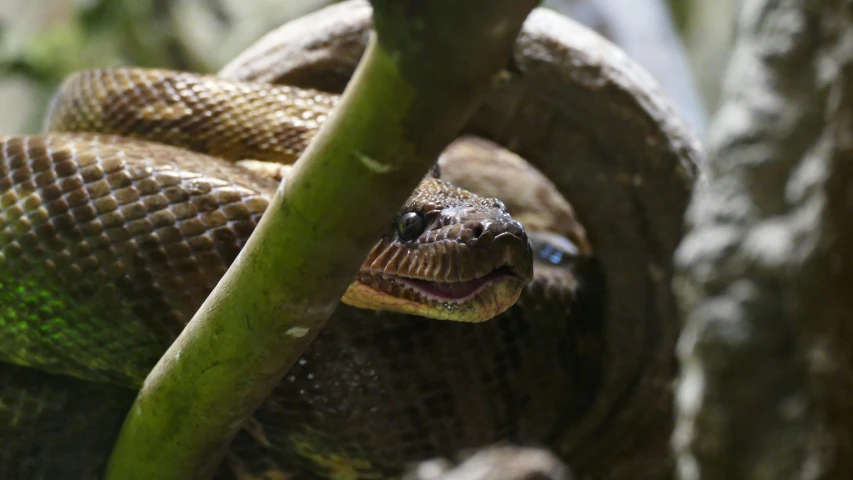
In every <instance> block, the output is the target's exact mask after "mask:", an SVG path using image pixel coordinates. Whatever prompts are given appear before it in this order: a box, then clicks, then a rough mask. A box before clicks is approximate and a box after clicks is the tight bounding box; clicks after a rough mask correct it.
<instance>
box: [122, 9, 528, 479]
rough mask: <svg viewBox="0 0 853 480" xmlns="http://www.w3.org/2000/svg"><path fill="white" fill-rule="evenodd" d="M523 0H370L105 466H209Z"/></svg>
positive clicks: (457, 109) (350, 273)
mask: <svg viewBox="0 0 853 480" xmlns="http://www.w3.org/2000/svg"><path fill="white" fill-rule="evenodd" d="M536 3H537V2H536V1H534V0H524V1H517V0H468V1H466V2H458V1H456V0H435V1H430V2H400V1H398V0H375V1H374V2H373V6H374V21H375V24H376V35H375V36H374V38H373V39H372V40H371V42H370V45H369V47H368V49H367V51H366V52H365V54H364V57H363V58H362V61H361V63H360V65H359V68H358V70H357V71H356V73H355V75H354V77H353V79H352V81H351V83H350V85H349V87H348V88H347V90H346V91H345V93H344V95H343V97H342V99H341V102H340V104H339V106H338V107H337V110H336V111H335V113H334V115H333V116H332V117H331V118H330V119H329V121H328V122H327V123H326V124H325V125H324V126H323V128H322V129H321V131H320V132H319V133H318V135H317V137H316V138H315V139H314V141H313V142H312V144H311V145H310V146H309V148H308V149H307V150H306V152H305V153H304V154H303V156H302V157H301V158H300V160H299V161H298V162H297V163H296V166H295V167H294V170H293V172H292V174H291V175H290V176H289V177H288V178H287V179H286V180H285V181H283V182H282V184H281V186H280V188H279V189H278V192H277V193H276V195H275V196H274V198H273V199H272V201H271V203H270V206H269V208H268V210H267V213H266V214H265V215H264V217H263V218H262V220H261V221H260V223H259V225H258V227H257V229H256V230H255V232H254V233H253V235H252V237H251V238H250V239H249V241H248V243H247V245H246V247H245V248H244V249H243V251H242V252H241V254H240V255H239V256H238V258H237V260H236V261H235V262H234V265H232V267H231V268H230V269H229V270H228V272H227V274H226V275H225V276H224V277H223V279H222V281H221V282H220V283H219V284H218V285H217V287H216V288H215V289H214V291H213V292H212V293H211V295H210V297H209V298H208V299H207V301H206V302H205V303H204V305H202V307H201V309H200V310H199V311H198V313H197V314H196V315H195V317H193V319H192V321H191V322H190V323H189V325H187V327H186V328H185V329H184V331H183V333H182V334H181V335H180V337H179V338H178V339H177V340H176V341H175V343H174V344H173V345H172V346H171V348H169V350H168V351H167V352H166V354H165V355H164V356H163V357H162V358H161V360H160V362H159V363H158V364H157V366H156V367H155V368H154V370H153V371H152V372H151V374H150V375H149V376H148V378H147V379H146V381H145V384H144V386H143V388H142V390H141V392H140V393H139V396H138V397H137V399H136V402H135V404H134V405H133V407H132V409H131V411H130V413H129V414H128V417H127V419H126V421H125V424H124V427H123V429H122V431H121V434H120V436H119V439H118V441H117V443H116V446H115V449H114V451H113V455H112V458H111V460H110V463H109V466H108V471H107V476H106V478H107V479H115V480H118V479H121V480H128V479H150V478H158V479H176V480H177V479H186V478H200V477H202V478H203V477H207V476H210V475H211V474H212V473H213V471H214V469H215V468H216V466H217V464H218V460H219V459H220V458H221V454H222V453H223V451H224V449H225V448H226V446H227V443H228V441H229V440H230V438H231V437H232V436H233V435H234V433H236V431H237V430H238V429H239V427H240V425H241V424H242V422H243V420H244V419H245V418H247V416H249V415H250V414H251V413H252V412H253V411H254V410H255V408H257V406H258V405H259V404H260V402H261V401H262V400H263V399H264V398H265V397H266V396H267V395H268V394H269V392H270V391H271V389H272V388H273V387H274V386H275V385H276V384H277V383H278V382H279V381H280V380H281V378H282V376H283V375H284V373H285V372H286V371H287V370H288V369H289V368H290V366H291V365H292V364H293V362H295V361H296V359H297V358H298V357H299V355H300V354H301V353H302V352H303V350H304V349H305V348H306V346H307V345H308V344H309V343H310V342H311V340H312V339H313V338H314V336H315V335H316V334H317V333H318V332H319V330H320V329H321V328H322V327H323V325H324V323H325V321H326V320H327V318H328V316H329V314H330V313H331V312H332V310H333V309H334V308H335V306H336V305H337V303H338V301H339V299H340V297H341V296H342V294H343V292H344V290H345V289H346V287H347V285H348V284H349V283H350V282H351V281H352V278H353V277H354V276H355V273H356V271H357V269H358V266H359V265H360V263H361V262H362V260H363V259H364V258H365V257H366V256H367V253H368V251H369V249H370V248H371V247H372V245H373V244H374V243H375V241H376V240H377V239H378V238H379V236H380V232H381V230H382V229H383V228H384V227H385V226H386V224H387V222H388V221H389V219H391V218H392V217H393V215H394V213H395V212H396V210H397V209H398V208H399V206H400V205H401V204H402V203H403V202H404V201H405V199H406V198H407V197H408V195H409V194H410V193H411V192H412V190H413V189H414V188H415V186H416V185H417V182H418V181H419V180H420V179H421V177H422V176H423V175H424V174H425V173H426V172H427V170H428V169H429V167H430V166H431V165H432V164H433V163H434V161H435V159H436V158H437V156H438V154H439V153H440V152H441V150H442V149H443V148H444V147H445V146H446V145H447V144H448V143H449V142H450V141H451V140H452V139H453V137H454V136H455V135H456V133H457V131H458V130H459V129H460V128H461V127H462V126H463V124H464V123H465V122H466V121H467V119H468V117H469V116H470V115H471V113H472V112H473V110H474V109H475V108H476V107H477V106H478V105H479V102H480V101H481V99H482V97H483V96H484V95H485V93H486V92H487V90H488V87H489V85H490V82H491V80H492V78H493V76H494V75H495V74H496V73H497V72H498V71H499V70H500V68H501V67H502V66H503V65H504V64H505V63H506V61H507V58H508V56H509V53H510V50H511V48H512V45H513V42H514V40H515V37H516V36H517V34H518V32H519V30H520V28H521V24H522V22H523V21H524V19H525V17H526V16H527V14H528V13H529V12H530V10H531V9H532V8H533V7H534V6H535V4H536Z"/></svg>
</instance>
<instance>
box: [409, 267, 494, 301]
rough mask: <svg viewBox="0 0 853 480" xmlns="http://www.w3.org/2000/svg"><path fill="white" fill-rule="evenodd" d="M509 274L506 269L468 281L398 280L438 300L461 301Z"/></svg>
mask: <svg viewBox="0 0 853 480" xmlns="http://www.w3.org/2000/svg"><path fill="white" fill-rule="evenodd" d="M509 276H511V275H510V274H508V273H506V272H504V271H501V270H495V271H494V272H491V273H489V274H488V275H485V276H483V277H480V278H475V279H474V280H469V281H467V282H429V281H426V280H418V279H414V278H398V279H397V280H398V281H400V282H401V283H403V284H405V285H408V286H409V287H412V288H414V289H415V290H417V291H419V292H420V293H422V294H424V295H427V296H430V297H433V298H436V299H438V300H449V301H454V302H461V301H465V300H469V299H471V298H473V297H474V296H475V295H477V294H478V293H480V292H481V291H483V289H485V288H486V286H487V285H489V284H490V283H492V282H494V281H497V280H500V279H502V278H506V277H509Z"/></svg>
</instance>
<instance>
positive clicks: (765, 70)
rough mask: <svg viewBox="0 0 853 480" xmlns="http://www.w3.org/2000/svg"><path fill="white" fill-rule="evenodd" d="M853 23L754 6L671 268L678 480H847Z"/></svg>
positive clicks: (828, 3)
mask: <svg viewBox="0 0 853 480" xmlns="http://www.w3.org/2000/svg"><path fill="white" fill-rule="evenodd" d="M851 59H853V9H851V8H850V2H845V1H842V0H821V1H810V2H805V1H796V0H750V1H747V2H745V5H744V9H743V11H742V13H741V17H740V24H739V38H738V40H737V43H736V49H735V51H734V54H733V57H732V60H731V63H730V66H729V71H728V74H727V78H726V85H725V87H724V91H723V102H722V107H721V109H720V111H719V112H718V114H717V117H716V119H715V121H714V123H713V125H712V130H711V141H710V147H711V148H710V161H709V165H708V171H707V179H706V180H707V181H706V182H705V183H704V184H703V185H702V186H701V187H700V188H698V189H697V191H696V193H695V195H694V198H693V201H692V205H691V207H690V210H689V212H688V219H689V222H690V223H691V224H692V228H691V231H690V233H689V234H688V235H687V237H686V238H685V240H684V242H683V243H682V245H681V247H680V249H679V252H678V255H677V263H678V265H679V267H680V269H681V273H680V276H679V277H677V279H676V282H675V284H676V289H677V291H678V294H679V296H680V302H681V307H682V309H683V312H684V317H685V320H686V324H685V326H684V330H683V333H682V337H681V339H680V343H679V348H678V355H679V357H680V360H681V365H682V371H681V375H680V379H679V382H678V391H677V398H676V405H677V415H678V416H677V423H676V431H675V437H674V444H675V448H676V451H677V454H678V473H679V475H680V477H681V478H683V479H698V478H702V479H735V478H737V479H811V478H851V477H853V456H851V453H853V452H851V425H853V421H851V420H853V414H851V413H853V409H851V408H850V407H851V404H850V403H851V402H850V399H851V398H853V395H851V393H850V392H851V378H853V376H851V361H850V356H849V353H848V352H851V351H853V348H851V347H853V335H851V333H853V330H851V326H853V292H851V287H853V242H851V241H853V222H850V221H849V216H850V210H851V209H850V206H851V193H850V192H851V190H850V187H849V185H850V182H851V181H853V163H851V161H853V157H851V155H853V150H851V148H853V136H851V129H850V127H851V120H853V97H851V87H853V69H851Z"/></svg>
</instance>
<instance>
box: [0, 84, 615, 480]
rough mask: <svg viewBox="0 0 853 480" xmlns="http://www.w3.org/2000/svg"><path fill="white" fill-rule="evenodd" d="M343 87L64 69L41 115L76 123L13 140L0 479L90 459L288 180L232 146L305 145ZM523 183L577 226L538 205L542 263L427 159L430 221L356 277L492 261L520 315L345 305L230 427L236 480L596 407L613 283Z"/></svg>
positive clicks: (487, 204) (4, 160)
mask: <svg viewBox="0 0 853 480" xmlns="http://www.w3.org/2000/svg"><path fill="white" fill-rule="evenodd" d="M336 100H337V99H336V97H334V96H332V95H329V94H325V93H321V92H315V91H308V90H299V89H296V88H290V87H272V86H267V85H254V84H239V83H231V82H225V81H223V80H220V79H217V78H215V77H203V76H198V75H195V74H185V73H176V72H168V71H158V70H141V69H121V70H106V71H93V72H85V73H81V74H78V75H76V76H74V77H72V78H71V79H69V80H68V81H67V82H66V83H65V84H64V86H63V87H62V89H61V91H60V93H59V94H58V96H57V100H56V101H55V102H54V104H53V105H52V108H51V113H50V115H49V117H48V121H47V129H48V130H49V131H51V132H75V133H51V134H49V135H45V136H41V137H7V138H2V139H0V168H2V171H0V212H2V213H0V234H2V236H0V299H2V301H0V309H2V310H0V360H2V361H3V362H5V363H0V425H2V427H0V444H2V445H3V448H2V449H0V478H4V479H5V478H9V479H18V478H21V479H24V478H41V477H44V478H94V477H96V476H97V475H98V473H99V472H100V471H101V469H102V468H103V465H104V462H105V459H106V456H107V455H108V454H109V445H110V443H111V440H112V439H113V438H114V437H115V435H116V433H117V431H118V428H119V425H120V423H121V419H122V416H123V412H124V411H126V409H127V407H128V406H129V404H130V402H131V401H132V398H133V389H134V388H137V387H138V385H139V384H140V382H141V380H142V379H143V378H144V376H145V374H146V372H147V371H148V370H149V369H150V368H151V367H152V366H153V364H154V363H155V362H156V361H157V359H158V358H159V356H160V354H162V352H163V351H164V350H165V348H166V347H167V345H168V344H169V342H170V341H172V340H173V339H174V337H175V336H176V335H177V334H178V333H179V331H180V329H181V328H182V327H183V325H184V324H185V323H186V321H188V320H189V319H190V318H191V316H192V315H193V313H194V312H195V310H196V309H197V308H198V306H199V305H200V304H201V302H202V301H203V300H204V298H205V297H206V296H207V294H208V293H209V292H210V291H211V289H212V288H213V287H214V286H215V284H216V282H217V281H218V280H219V278H221V276H222V275H223V274H224V272H225V270H226V269H227V266H228V265H229V264H230V262H231V261H232V260H233V259H234V257H235V256H236V254H237V253H238V252H239V249H240V248H241V247H242V245H243V243H244V242H245V240H246V239H247V238H248V236H249V235H250V233H251V232H252V229H253V228H254V226H255V225H256V223H257V221H258V219H259V218H260V216H261V215H262V214H263V212H264V210H265V208H266V206H267V204H268V199H269V197H270V195H271V194H272V192H273V191H274V189H275V187H276V185H277V183H276V181H275V180H274V179H270V178H269V176H268V175H264V173H265V172H268V171H269V169H266V170H265V169H263V168H262V169H261V170H262V171H261V172H260V173H259V172H253V171H251V170H250V169H247V168H244V167H241V166H238V165H234V163H233V162H238V161H240V160H265V161H274V162H278V163H280V164H287V163H290V162H292V161H293V160H295V158H296V157H297V156H298V155H299V153H300V152H301V151H302V149H304V147H305V145H306V144H307V142H308V141H309V140H310V138H311V136H312V134H313V132H314V131H316V129H317V128H318V127H319V125H320V124H322V123H323V121H324V120H325V118H326V117H327V116H328V115H329V113H330V112H331V110H332V109H333V107H334V105H335V103H336ZM82 132H98V134H92V133H82ZM105 134H111V135H116V136H108V135H105ZM149 141H156V142H158V143H149ZM170 145H171V146H170ZM195 152H199V153H195ZM215 157H218V158H215ZM456 161H459V160H456ZM519 161H520V159H519ZM453 162H454V160H449V159H448V160H446V161H444V163H443V165H442V168H444V169H446V170H448V171H453V170H454V166H453ZM245 165H252V163H251V162H247V163H245ZM276 173H280V171H279V170H276ZM516 175H518V172H516ZM517 178H520V179H522V181H524V180H525V179H527V180H529V182H530V187H531V188H534V189H538V190H542V191H545V192H548V194H549V195H551V197H552V198H556V200H555V202H556V204H557V207H555V208H556V211H559V215H560V216H561V217H560V218H559V222H558V221H557V220H554V224H556V223H560V224H562V225H567V224H568V225H570V227H569V228H568V230H567V231H559V232H554V231H549V230H548V228H549V226H548V221H547V217H548V215H547V213H548V212H546V215H545V217H546V220H545V221H541V217H542V215H540V216H539V217H538V218H539V220H537V223H536V228H537V229H538V230H536V231H530V232H528V235H529V237H530V240H531V241H532V245H533V253H534V257H535V258H534V260H533V264H532V265H531V264H530V250H529V248H530V247H529V246H528V245H529V244H528V241H527V236H526V235H525V233H524V231H523V230H522V229H521V227H520V226H519V224H518V223H517V222H515V221H514V220H512V219H511V218H509V216H508V215H507V214H506V211H505V210H504V206H503V204H501V203H500V202H495V201H493V200H491V199H488V198H485V197H479V196H477V195H474V194H471V193H470V192H467V191H465V190H462V189H459V188H456V187H454V186H452V185H450V184H448V183H445V182H443V181H440V180H437V179H435V178H431V177H428V178H426V179H424V181H423V182H422V184H421V186H420V187H419V189H418V191H416V192H415V193H414V194H413V196H412V198H410V200H409V202H407V204H406V205H405V206H404V207H403V208H402V209H401V214H400V218H401V219H402V218H410V217H405V215H406V214H408V213H410V212H417V214H418V215H419V216H420V217H419V218H421V219H422V221H423V222H424V223H425V225H424V227H423V228H421V229H420V230H418V229H417V228H416V231H417V232H416V233H420V235H415V237H417V238H416V240H411V239H409V240H407V239H406V238H405V232H406V230H405V228H408V227H407V225H408V224H406V223H403V222H401V221H400V220H399V219H398V221H397V222H396V224H394V222H390V223H392V227H389V232H388V233H387V234H386V235H385V237H383V240H382V241H380V243H379V244H378V245H377V248H375V249H374V251H373V252H371V255H370V257H369V258H368V259H367V260H366V262H365V266H364V267H362V273H361V274H360V275H364V276H365V278H366V279H365V280H363V281H364V282H367V281H374V280H375V279H376V278H379V280H375V281H377V282H378V283H379V284H380V285H379V286H376V288H381V289H384V290H383V291H385V292H386V293H389V294H391V295H393V296H397V297H406V298H409V297H411V298H409V300H411V301H412V302H414V301H421V300H422V298H421V297H422V296H423V295H422V294H420V293H418V292H419V290H417V289H416V288H414V287H409V286H407V285H408V284H401V283H399V282H398V283H394V282H393V281H391V282H390V285H389V284H388V283H389V281H387V277H379V276H377V275H374V273H375V269H376V265H377V264H380V265H381V266H382V268H383V269H384V270H383V271H384V272H386V273H387V272H389V271H392V273H395V274H399V273H402V272H412V271H417V272H420V273H419V275H420V276H421V278H423V279H424V280H428V281H431V282H438V284H439V286H440V287H441V288H443V289H448V288H455V287H452V286H450V287H449V286H448V283H447V282H450V283H454V282H460V283H463V282H468V281H469V280H471V279H472V278H474V277H481V276H483V275H484V274H486V273H488V272H491V271H496V272H497V271H500V272H503V273H505V274H506V275H507V277H508V278H509V280H507V281H506V282H504V283H500V288H498V287H496V288H495V289H494V295H492V296H493V297H495V298H498V297H500V298H505V297H512V298H511V300H508V301H504V303H500V302H498V304H497V306H495V305H496V304H494V302H493V303H492V304H489V305H486V308H494V309H495V311H504V310H506V311H505V312H504V313H502V314H500V315H498V316H497V317H495V318H493V319H492V320H490V321H488V322H485V323H478V324H473V323H463V322H442V321H436V320H432V319H428V318H423V317H422V316H412V315H406V314H403V313H394V312H388V311H382V310H383V309H382V308H380V309H378V310H367V309H360V308H355V307H352V306H349V305H344V304H342V305H340V306H339V308H338V309H337V310H336V311H335V313H334V314H333V317H332V319H331V320H330V322H329V323H328V325H327V327H326V328H325V329H324V330H323V331H322V333H321V334H320V335H319V337H318V338H317V339H316V340H315V342H314V343H313V344H312V345H311V347H310V348H309V350H308V351H306V352H305V354H304V355H303V356H302V358H301V359H300V360H299V361H298V362H297V364H296V365H295V366H294V367H293V368H292V369H291V371H290V372H289V373H288V375H287V376H286V378H285V379H284V380H283V381H282V382H281V384H280V385H279V386H278V387H277V388H276V390H275V391H274V392H273V393H272V395H271V396H270V397H269V399H268V400H267V401H266V402H265V403H264V405H263V406H262V407H261V408H260V409H259V410H258V411H257V413H256V415H255V418H254V419H253V420H252V421H251V422H250V423H249V424H248V425H247V426H246V428H245V429H244V431H243V432H242V433H241V434H240V435H239V436H238V437H237V438H236V439H235V441H234V444H233V445H232V449H231V452H230V454H229V457H228V462H226V463H227V464H226V465H225V466H224V467H223V470H222V473H221V476H222V478H233V477H235V476H236V477H240V478H285V477H284V476H277V475H284V474H285V473H286V474H287V475H288V476H287V478H341V479H343V478H379V477H394V476H399V475H400V473H401V472H402V471H403V470H404V469H405V468H406V467H407V466H408V465H409V464H410V463H411V462H414V461H418V460H423V459H427V458H431V457H434V456H452V455H454V454H455V453H456V452H458V451H460V450H464V449H468V448H474V447H480V446H485V445H489V444H493V443H496V442H513V443H519V444H528V445H549V444H551V443H552V442H554V441H556V438H557V436H558V435H559V434H560V432H561V431H562V430H563V429H565V428H566V427H567V426H568V425H570V424H571V423H572V422H574V421H576V420H577V419H578V418H580V417H581V416H582V415H583V413H584V410H585V408H587V407H588V406H589V405H590V403H591V402H592V400H593V399H594V397H595V394H596V389H597V386H598V382H599V379H600V374H601V354H600V350H599V349H600V336H601V325H600V324H599V323H598V321H599V318H600V308H601V305H602V298H603V286H602V284H601V283H602V282H601V279H600V278H599V276H598V273H597V272H598V269H597V266H596V264H595V262H594V261H593V260H591V258H590V256H589V254H590V249H589V246H588V244H587V242H586V240H585V239H584V236H583V230H582V228H581V227H580V226H579V225H577V223H576V222H574V219H573V217H572V213H571V209H570V207H569V206H568V204H567V203H565V201H564V200H562V198H561V197H559V194H557V193H556V190H555V189H554V187H553V185H550V183H549V182H548V181H547V180H546V179H544V177H541V175H539V176H536V175H535V174H528V175H527V176H526V177H525V176H524V175H520V176H517ZM455 181H456V182H457V183H458V184H461V185H464V184H465V182H466V179H465V178H464V176H459V177H458V178H456V179H455ZM476 183H477V182H473V183H472V188H474V189H475V190H476V189H478V188H479V189H480V190H483V189H484V188H486V187H483V186H482V185H479V186H478V185H476ZM486 189H487V188H486ZM483 193H484V194H489V195H494V194H495V193H501V192H483ZM503 193H505V194H507V195H509V196H510V197H512V195H516V196H523V195H524V194H523V193H520V192H515V193H512V192H503ZM558 197H559V198H558ZM504 200H506V201H507V203H508V204H509V205H521V204H524V202H523V201H514V199H513V198H506V197H505V198H504ZM515 200H518V199H515ZM543 209H544V207H543ZM510 213H513V214H515V212H512V211H511V212H510ZM539 213H541V212H539ZM519 214H520V216H522V217H523V216H524V215H530V214H531V212H521V211H520V212H519ZM567 218H568V219H570V220H571V221H570V222H568V223H567V222H566V221H565V220H566V219H567ZM404 227H405V228H404ZM401 228H402V229H401ZM413 245H414V246H413ZM438 245H441V246H440V247H439V246H438ZM445 245H450V246H445ZM445 250H446V251H445ZM389 252H390V253H389ZM400 252H403V253H400ZM454 252H455V253H454ZM460 252H461V253H460ZM442 254H444V255H442ZM389 265H390V266H391V267H389ZM389 269H390V270H389ZM531 269H532V280H531V281H530V283H528V284H527V286H526V287H525V288H524V290H523V292H521V293H520V294H521V296H520V298H519V300H518V302H517V303H516V304H515V305H512V306H510V307H508V309H507V306H508V305H510V304H511V303H512V300H514V299H515V297H517V296H518V294H519V290H520V286H521V285H523V284H524V282H525V281H526V280H527V279H529V278H531ZM424 272H426V273H424ZM514 278H517V279H518V280H517V285H518V287H516V286H515V285H516V283H508V282H511V281H515V280H513V279H514ZM513 292H514V293H513ZM407 296H408V297H407ZM480 307H482V306H480ZM437 308H439V307H437ZM478 308H479V307H478ZM489 316H491V315H489ZM262 475H267V477H263V476H262Z"/></svg>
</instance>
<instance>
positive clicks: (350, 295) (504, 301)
mask: <svg viewBox="0 0 853 480" xmlns="http://www.w3.org/2000/svg"><path fill="white" fill-rule="evenodd" d="M532 275H533V254H532V250H531V246H530V241H529V240H528V238H527V234H526V233H525V231H524V227H522V226H521V224H520V223H519V222H517V221H515V220H513V218H512V217H511V216H510V215H509V213H507V211H506V207H505V206H504V204H503V203H501V202H500V201H499V200H497V199H494V198H486V197H480V196H478V195H476V194H474V193H471V192H469V191H467V190H464V189H461V188H458V187H455V186H453V185H451V184H450V183H447V182H444V181H442V180H439V179H437V178H434V177H432V176H428V177H427V178H425V179H424V180H423V181H422V182H421V183H420V185H419V186H418V189H417V190H415V192H414V193H413V194H412V196H411V197H410V198H409V199H408V201H407V202H406V204H405V205H404V206H403V208H402V209H401V210H400V211H399V213H398V215H397V217H396V218H395V220H394V222H393V224H392V225H390V228H389V229H388V231H387V232H386V233H385V235H384V236H383V237H382V239H381V240H380V241H379V243H377V245H376V246H375V247H374V248H373V249H372V250H371V252H370V254H369V255H368V257H367V260H365V262H364V263H363V264H362V266H361V269H360V270H359V273H358V275H357V276H356V279H355V280H354V281H353V283H352V284H351V285H350V287H349V288H348V289H347V292H346V294H345V295H344V297H343V302H344V303H346V304H348V305H352V306H355V307H359V308H367V309H373V310H386V311H392V312H399V313H408V314H413V315H420V316H423V317H428V318H434V319H440V320H455V321H463V322H482V321H485V320H488V319H490V318H492V317H494V316H495V315H498V314H500V313H502V312H504V311H505V310H507V309H508V308H509V307H510V306H512V305H513V304H514V303H515V302H516V300H518V297H519V295H520V294H521V291H522V289H523V288H524V286H525V285H526V284H527V282H529V281H530V279H531V277H532Z"/></svg>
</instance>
